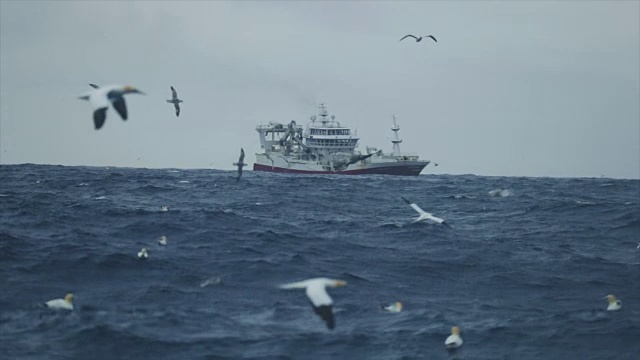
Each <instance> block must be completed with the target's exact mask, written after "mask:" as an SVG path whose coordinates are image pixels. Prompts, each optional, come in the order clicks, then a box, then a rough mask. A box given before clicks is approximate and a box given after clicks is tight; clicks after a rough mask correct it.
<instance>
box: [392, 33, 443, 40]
mask: <svg viewBox="0 0 640 360" xmlns="http://www.w3.org/2000/svg"><path fill="white" fill-rule="evenodd" d="M408 37H412V38H414V39H416V42H420V41H422V39H426V38H432V39H433V41H435V42H438V40H436V38H435V36H433V35H426V36H420V37H417V36H414V35H411V34H409V35H405V36H403V37H402V39H400V41H402V40H404V39H406V38H408Z"/></svg>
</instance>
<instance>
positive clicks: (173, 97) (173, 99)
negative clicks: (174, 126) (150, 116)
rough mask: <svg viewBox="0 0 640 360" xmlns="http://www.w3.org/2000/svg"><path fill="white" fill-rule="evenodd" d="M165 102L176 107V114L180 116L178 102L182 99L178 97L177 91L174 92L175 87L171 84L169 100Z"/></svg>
mask: <svg viewBox="0 0 640 360" xmlns="http://www.w3.org/2000/svg"><path fill="white" fill-rule="evenodd" d="M167 102H168V103H171V104H173V106H174V107H175V108H176V116H180V105H179V104H180V103H181V102H184V101H182V100H180V99H178V93H177V92H176V89H174V88H173V86H172V87H171V100H167Z"/></svg>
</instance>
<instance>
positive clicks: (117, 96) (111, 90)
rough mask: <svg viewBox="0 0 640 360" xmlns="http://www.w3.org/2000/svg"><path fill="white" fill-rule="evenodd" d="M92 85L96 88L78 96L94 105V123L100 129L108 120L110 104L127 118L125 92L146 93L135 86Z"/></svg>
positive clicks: (123, 117)
mask: <svg viewBox="0 0 640 360" xmlns="http://www.w3.org/2000/svg"><path fill="white" fill-rule="evenodd" d="M89 85H91V86H92V87H93V88H94V90H93V91H91V93H89V94H87V95H83V96H80V97H78V99H80V100H88V101H89V102H90V103H91V105H92V106H93V123H94V124H95V127H96V130H99V129H100V128H101V127H102V125H104V122H105V120H107V109H108V108H109V104H111V105H113V108H114V109H116V111H117V112H118V114H119V115H120V117H121V118H122V120H127V104H126V103H125V102H124V95H125V94H133V93H137V94H142V95H144V93H143V92H142V91H140V90H138V89H136V88H134V87H133V86H129V85H127V86H121V85H109V86H105V87H97V88H96V86H97V85H92V84H89Z"/></svg>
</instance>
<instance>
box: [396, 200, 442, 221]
mask: <svg viewBox="0 0 640 360" xmlns="http://www.w3.org/2000/svg"><path fill="white" fill-rule="evenodd" d="M401 198H402V200H404V201H405V202H406V203H407V204H409V206H411V207H412V208H413V210H415V211H417V212H418V214H420V216H418V217H417V218H416V219H415V220H414V221H413V222H418V221H422V220H432V221H435V222H437V223H438V224H442V225H444V226H446V227H448V228H451V226H449V224H447V223H446V222H444V220H442V219H440V218H439V217H435V216H433V215H432V214H431V213H428V212H426V211H424V210H422V209H420V207H419V206H418V205H416V204H415V203H412V202H411V201H409V200H407V199H405V198H404V197H402V196H401Z"/></svg>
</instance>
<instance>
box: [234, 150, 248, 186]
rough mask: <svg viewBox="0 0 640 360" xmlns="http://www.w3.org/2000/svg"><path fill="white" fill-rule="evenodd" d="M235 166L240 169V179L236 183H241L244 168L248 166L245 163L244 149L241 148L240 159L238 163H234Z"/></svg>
mask: <svg viewBox="0 0 640 360" xmlns="http://www.w3.org/2000/svg"><path fill="white" fill-rule="evenodd" d="M233 166H237V167H238V177H237V178H236V181H240V177H241V176H242V167H243V166H247V164H245V163H244V149H243V148H240V158H239V159H238V162H234V163H233Z"/></svg>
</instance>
